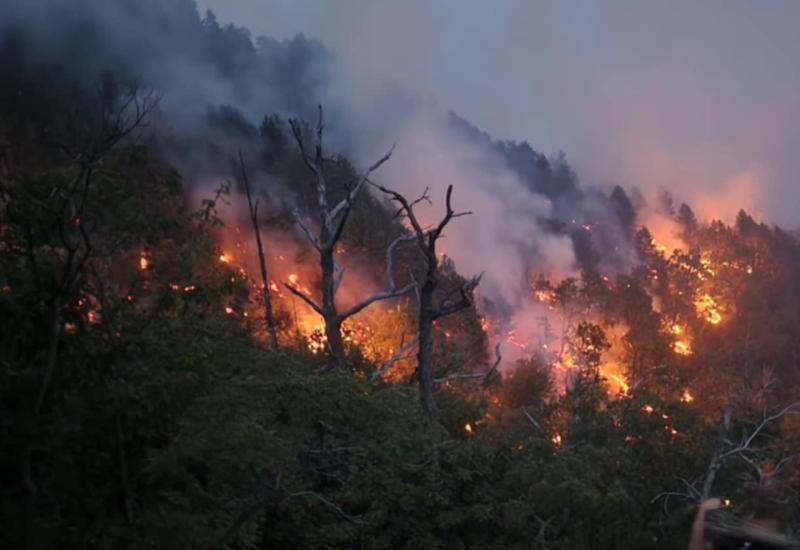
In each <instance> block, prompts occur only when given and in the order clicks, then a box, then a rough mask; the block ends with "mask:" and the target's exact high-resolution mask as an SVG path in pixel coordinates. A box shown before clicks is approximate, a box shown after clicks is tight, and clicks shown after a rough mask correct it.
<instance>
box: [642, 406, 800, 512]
mask: <svg viewBox="0 0 800 550" xmlns="http://www.w3.org/2000/svg"><path fill="white" fill-rule="evenodd" d="M734 408H735V407H734V406H733V405H732V404H731V405H728V407H726V408H725V411H724V413H723V415H722V420H721V422H720V426H719V429H718V432H717V439H716V443H715V445H714V451H713V453H712V455H711V458H710V460H709V463H708V468H707V469H706V471H705V473H704V474H703V476H702V477H701V478H700V479H698V480H696V481H694V482H689V481H687V480H685V479H681V480H680V481H681V482H682V483H683V485H684V488H685V490H684V491H668V492H664V493H659V494H658V495H656V496H655V497H653V499H652V500H651V501H650V502H651V503H653V502H656V501H658V500H662V499H663V501H664V508H665V510H666V508H667V502H668V500H669V499H670V498H671V497H676V498H679V499H684V500H689V501H694V502H697V503H700V502H704V501H706V500H708V499H709V498H710V497H711V495H712V494H713V488H714V482H715V481H716V479H717V475H718V474H719V472H720V471H721V470H722V468H723V467H724V466H725V465H726V464H727V463H728V462H729V461H731V460H741V461H743V462H744V463H746V464H747V465H748V466H750V467H752V469H753V472H754V473H755V475H756V479H757V480H758V481H759V482H761V481H763V480H764V478H765V476H766V475H767V474H766V473H765V472H764V471H763V469H762V468H761V466H760V465H759V461H760V460H761V459H762V458H763V457H762V452H763V449H759V448H758V447H757V446H756V442H757V441H758V440H759V436H762V435H764V432H765V430H766V429H767V428H768V427H769V426H770V425H772V424H773V423H774V422H777V421H779V420H780V419H782V418H784V417H786V416H788V415H796V414H800V402H795V403H792V404H790V405H787V406H785V407H782V408H781V409H778V410H777V411H775V412H770V411H769V410H768V408H767V407H766V405H764V406H762V408H761V414H760V417H759V419H758V420H757V421H756V422H753V423H751V424H750V425H751V428H750V429H747V428H743V429H742V432H741V435H740V438H739V440H738V441H736V442H734V441H732V440H731V439H730V438H729V437H728V434H729V433H730V431H731V423H732V419H733V412H734ZM798 456H799V455H798V454H796V453H795V454H791V455H788V456H785V457H783V458H782V459H781V460H780V461H778V463H777V464H776V466H775V467H774V468H773V469H772V470H771V471H770V472H769V475H770V476H771V477H774V476H775V475H777V474H779V473H780V471H781V470H782V469H783V468H784V467H785V466H786V465H787V464H789V463H790V462H792V461H793V460H795V459H796V458H797V457H798Z"/></svg>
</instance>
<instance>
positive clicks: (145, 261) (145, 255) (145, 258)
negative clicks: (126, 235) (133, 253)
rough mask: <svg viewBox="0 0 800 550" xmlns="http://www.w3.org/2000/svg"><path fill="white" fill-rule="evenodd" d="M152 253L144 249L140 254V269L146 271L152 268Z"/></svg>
mask: <svg viewBox="0 0 800 550" xmlns="http://www.w3.org/2000/svg"><path fill="white" fill-rule="evenodd" d="M150 265H151V263H150V253H149V252H147V251H142V253H141V254H140V255H139V270H140V271H146V270H148V269H150Z"/></svg>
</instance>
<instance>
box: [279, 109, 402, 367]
mask: <svg viewBox="0 0 800 550" xmlns="http://www.w3.org/2000/svg"><path fill="white" fill-rule="evenodd" d="M289 125H290V126H291V129H292V134H293V135H294V138H295V141H296V142H297V146H298V148H299V149H300V154H301V155H302V157H303V161H304V162H305V165H306V167H307V168H308V169H309V171H310V172H311V173H312V174H314V176H315V178H316V189H317V207H318V210H319V229H318V231H316V232H314V231H312V229H311V228H310V227H309V226H308V225H307V224H306V223H305V221H304V220H303V217H302V216H301V215H300V212H299V211H298V210H295V211H294V217H295V222H296V223H297V225H298V226H299V227H300V229H301V230H302V231H303V233H304V234H305V236H306V238H308V240H309V242H310V243H311V244H312V246H313V247H314V248H315V249H316V251H317V252H318V253H319V259H320V270H321V272H322V279H321V285H320V286H321V288H320V295H321V301H320V302H317V301H316V300H315V299H314V298H312V297H311V296H308V295H307V294H306V293H304V292H303V291H302V290H300V289H299V288H297V287H296V286H295V285H293V284H291V283H288V282H284V283H283V284H284V286H286V288H288V289H289V291H290V292H292V294H294V295H295V296H297V297H299V298H300V299H301V300H303V301H304V302H305V303H306V304H308V306H309V307H311V309H313V310H314V311H315V312H316V313H317V314H319V315H320V316H321V317H322V319H323V320H324V322H325V337H326V340H327V344H326V347H327V351H328V354H329V355H330V357H331V360H332V364H333V366H334V367H341V366H343V365H344V364H345V351H344V343H343V342H342V323H343V322H344V321H345V320H346V319H348V318H349V317H352V316H353V315H355V314H357V313H359V312H360V311H362V310H363V309H365V308H366V307H368V306H370V305H371V304H373V303H375V302H377V301H379V300H386V299H389V298H394V297H397V296H401V295H403V294H405V293H407V292H409V291H410V290H411V289H412V288H414V283H413V282H412V283H409V284H407V285H405V286H403V287H401V288H397V286H396V285H395V282H394V277H393V253H394V249H395V248H396V246H397V245H398V244H399V243H400V242H401V241H402V240H405V237H399V238H398V239H396V240H395V241H394V242H393V243H391V244H390V245H389V247H388V248H387V250H386V289H385V290H382V291H380V292H376V293H375V294H372V295H371V296H368V297H367V298H365V299H364V300H362V301H361V302H359V303H357V304H356V305H354V306H352V307H350V308H349V309H347V310H345V311H341V312H340V311H339V310H338V308H337V306H336V292H337V290H338V289H339V285H340V284H341V282H342V279H343V277H344V268H343V267H342V266H340V265H339V264H338V263H336V257H335V254H336V244H337V243H338V242H339V239H340V238H341V236H342V232H343V231H344V227H345V224H346V223H347V218H348V217H349V215H350V211H351V210H352V208H353V204H354V202H355V200H356V198H357V197H358V195H359V193H360V192H361V190H362V189H363V187H364V185H365V183H366V182H367V181H368V178H369V176H370V174H372V173H373V172H374V171H375V170H377V169H378V168H379V167H380V166H381V165H382V164H383V163H384V162H386V161H387V160H389V158H390V157H391V156H392V151H393V149H394V147H392V149H390V150H389V151H388V152H387V153H386V154H385V155H384V156H383V157H381V158H380V159H378V161H377V162H375V163H374V164H373V165H372V166H370V167H369V168H367V170H366V172H364V174H362V175H361V176H360V177H359V178H358V181H357V182H356V183H355V185H353V186H350V187H348V188H347V189H346V195H345V197H344V198H343V199H342V200H341V201H339V202H338V203H337V204H336V205H335V206H333V207H331V206H329V205H328V195H329V191H330V190H329V189H328V182H327V181H326V178H325V172H326V170H325V165H326V164H327V163H329V162H330V161H329V160H328V159H326V158H325V157H324V156H323V147H322V133H323V129H324V125H323V121H322V107H321V106H320V107H319V108H318V119H317V127H316V143H315V146H314V154H313V156H312V155H309V153H308V150H307V148H306V144H305V138H304V136H303V130H302V128H301V125H300V123H299V122H298V121H296V120H290V121H289Z"/></svg>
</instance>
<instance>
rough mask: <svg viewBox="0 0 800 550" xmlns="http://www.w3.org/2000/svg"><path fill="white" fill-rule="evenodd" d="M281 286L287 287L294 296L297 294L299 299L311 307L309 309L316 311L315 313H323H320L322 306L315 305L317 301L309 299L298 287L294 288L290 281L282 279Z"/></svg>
mask: <svg viewBox="0 0 800 550" xmlns="http://www.w3.org/2000/svg"><path fill="white" fill-rule="evenodd" d="M283 286H285V287H286V288H288V289H289V292H291V293H292V294H294V295H295V296H297V297H298V298H300V299H301V300H303V301H304V302H305V303H307V304H308V305H309V306H310V307H311V309H313V310H314V311H316V312H317V313H319V314H320V315H322V314H323V313H322V307H320V306H318V305H317V303H316V302H314V300H312V299H311V298H310V297H309V296H307V295H306V294H305V293H304V292H303V291H301V290H300V289H299V288H296V287H295V286H293V285H292V284H291V283H287V282H285V281H284V283H283Z"/></svg>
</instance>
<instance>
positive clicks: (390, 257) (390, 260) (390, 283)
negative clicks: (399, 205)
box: [340, 235, 417, 320]
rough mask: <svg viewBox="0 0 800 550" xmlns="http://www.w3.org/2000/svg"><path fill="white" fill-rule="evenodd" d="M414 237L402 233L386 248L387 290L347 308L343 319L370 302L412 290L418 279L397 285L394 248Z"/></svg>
mask: <svg viewBox="0 0 800 550" xmlns="http://www.w3.org/2000/svg"><path fill="white" fill-rule="evenodd" d="M413 238H414V237H412V236H409V235H401V236H399V237H397V238H396V239H394V240H393V241H392V243H391V244H390V245H389V246H388V247H387V248H386V273H385V276H386V290H384V291H381V292H376V293H375V294H373V295H372V296H369V297H367V298H366V299H364V300H363V301H361V302H360V303H358V304H356V305H354V306H353V307H351V308H350V309H348V310H346V311H345V312H344V313H342V314H341V315H340V317H341V319H342V320H344V319H347V318H348V317H351V316H353V315H355V314H356V313H358V312H359V311H361V310H363V309H364V308H366V307H367V306H369V305H370V304H372V303H374V302H377V301H378V300H386V299H388V298H394V297H397V296H402V295H403V294H405V293H406V292H408V291H409V290H411V289H413V288H414V287H416V284H417V283H416V281H413V282H411V283H409V284H407V285H405V286H404V287H402V288H400V289H398V288H397V287H396V286H395V282H394V275H393V273H394V250H395V248H397V245H399V244H400V243H402V242H404V241H408V240H411V239H413Z"/></svg>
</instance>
